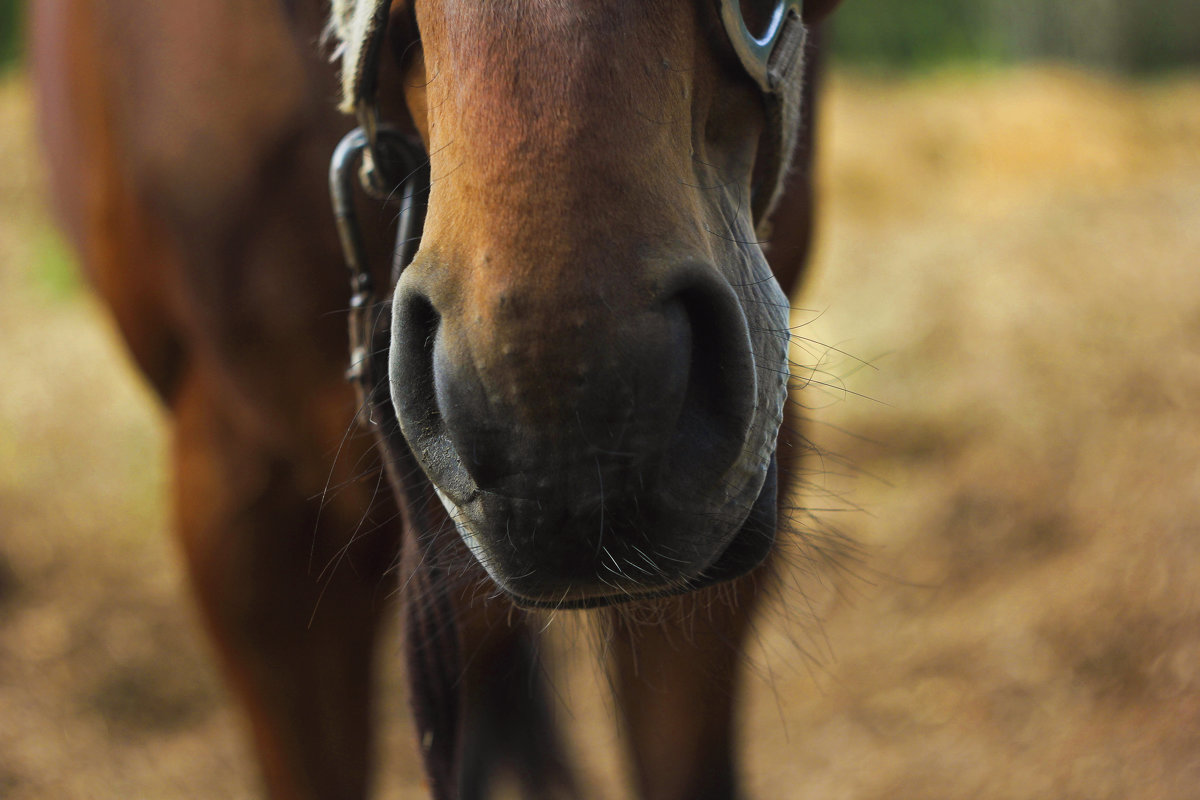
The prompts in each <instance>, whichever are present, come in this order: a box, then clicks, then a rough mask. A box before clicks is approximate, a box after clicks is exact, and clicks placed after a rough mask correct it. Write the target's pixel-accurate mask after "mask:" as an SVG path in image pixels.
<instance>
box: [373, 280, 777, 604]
mask: <svg viewBox="0 0 1200 800" xmlns="http://www.w3.org/2000/svg"><path fill="white" fill-rule="evenodd" d="M460 273H461V270H452V269H447V268H446V267H445V265H444V264H440V263H438V262H437V261H436V260H432V259H430V260H425V259H419V260H418V262H417V263H416V264H414V265H413V266H412V267H410V268H409V270H407V271H406V273H405V274H404V276H403V278H402V280H401V282H400V285H399V286H398V287H397V293H396V302H395V315H394V319H393V346H392V353H391V375H392V389H393V398H394V402H395V405H396V409H397V414H398V417H399V419H400V423H401V427H402V429H403V431H404V433H405V435H406V437H407V438H408V440H409V442H410V443H411V445H412V446H413V448H414V451H415V453H416V455H417V457H418V460H419V461H420V462H421V464H422V466H423V467H424V468H425V469H426V471H427V473H428V474H429V476H430V478H431V479H432V481H433V483H434V485H435V486H436V487H437V489H438V492H439V494H440V496H441V498H442V501H443V503H444V504H445V505H446V506H447V509H448V510H449V511H450V513H451V515H452V517H453V518H454V520H455V523H456V525H457V526H458V530H459V532H460V534H461V535H462V537H463V539H464V540H465V541H466V543H467V545H468V546H469V548H470V550H471V551H472V553H474V555H475V556H476V557H477V558H478V559H479V561H480V562H481V563H482V564H483V565H484V567H485V568H487V570H488V572H489V573H490V574H491V576H492V578H493V579H494V580H495V581H496V582H497V583H498V584H499V585H500V586H501V587H502V588H503V589H505V590H506V591H508V592H509V593H510V594H511V595H513V596H514V598H515V599H517V601H518V602H521V603H523V604H525V605H546V604H553V605H556V606H570V605H595V604H598V603H603V602H612V601H617V600H625V599H630V598H634V597H644V596H652V595H661V594H669V593H674V592H680V591H687V590H690V589H694V588H698V587H699V586H701V585H705V584H707V583H711V582H714V581H716V580H723V579H727V578H729V577H733V576H734V575H736V574H740V573H742V572H744V571H746V570H748V569H749V568H751V567H753V566H754V565H756V564H757V563H758V562H759V561H760V560H761V558H762V557H763V556H764V555H765V553H766V552H767V550H768V549H769V547H770V544H771V541H772V534H773V530H774V524H773V523H774V499H775V485H774V483H775V480H774V472H773V469H771V466H772V464H773V461H768V462H767V463H766V464H762V465H760V466H758V467H756V471H757V472H758V473H759V474H758V475H757V484H756V485H753V486H751V487H749V488H750V490H751V491H753V492H755V493H756V496H755V497H754V498H753V500H754V501H753V502H751V503H749V504H745V505H742V506H738V505H732V506H731V505H728V504H723V506H724V507H722V508H715V509H714V508H713V506H714V503H713V501H714V499H722V498H724V496H725V495H726V494H728V492H729V488H730V487H731V486H737V485H738V484H739V483H745V477H744V476H740V475H738V474H737V473H738V472H739V471H741V472H744V471H745V464H744V463H743V462H744V461H745V459H744V450H745V445H746V442H747V439H748V437H750V436H751V434H752V430H753V429H754V427H755V416H756V410H757V409H756V405H757V398H758V394H759V389H758V370H757V368H756V359H755V353H754V343H753V341H752V339H751V336H750V326H749V323H748V321H747V319H746V316H745V314H744V313H743V311H742V307H741V303H740V302H739V298H738V297H737V295H736V294H735V292H734V291H733V289H732V288H731V287H730V285H729V283H728V282H727V281H726V280H725V279H724V278H723V277H722V276H721V275H720V274H719V273H718V272H717V270H716V268H715V267H713V266H711V265H706V264H703V263H686V264H681V265H680V264H676V265H672V266H670V267H669V268H664V269H658V270H654V269H650V268H641V269H633V270H630V273H631V274H636V275H640V276H642V280H640V281H635V283H637V284H639V285H636V286H634V287H633V290H632V291H619V292H612V291H608V292H607V296H606V292H605V290H604V288H603V287H591V288H592V289H593V290H594V292H595V296H591V297H586V296H585V297H574V298H570V297H564V296H563V293H561V292H548V291H547V287H546V286H545V285H536V284H537V283H538V282H536V281H535V282H534V284H535V285H532V286H528V287H526V286H521V285H512V284H509V285H508V286H507V287H506V288H504V289H503V290H495V291H494V292H493V293H491V294H490V295H489V296H488V299H487V301H486V305H487V307H488V308H487V311H486V313H479V312H480V308H479V303H478V301H476V302H475V303H473V304H466V303H463V302H461V297H460V296H459V294H460V293H458V292H456V286H455V281H454V280H453V278H452V277H451V276H453V275H455V274H460ZM485 294H486V292H485ZM751 477H752V478H753V477H754V476H751ZM745 490H746V487H743V492H745ZM738 539H745V541H740V542H739V543H738V544H737V546H736V547H731V545H732V544H733V543H734V542H735V540H738ZM723 556H724V557H725V558H724V559H723V558H722V557H723Z"/></svg>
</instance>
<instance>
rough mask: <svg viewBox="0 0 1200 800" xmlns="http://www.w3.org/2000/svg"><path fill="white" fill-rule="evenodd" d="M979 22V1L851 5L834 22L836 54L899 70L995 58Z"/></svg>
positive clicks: (874, 0)
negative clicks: (986, 57) (988, 57)
mask: <svg viewBox="0 0 1200 800" xmlns="http://www.w3.org/2000/svg"><path fill="white" fill-rule="evenodd" d="M982 16H983V14H982V12H981V11H980V4H979V2H978V1H977V0H975V1H974V2H973V1H972V0H905V2H902V3H897V2H896V0H849V2H846V3H845V4H844V5H843V6H842V7H841V9H840V10H839V11H838V13H837V15H836V17H835V22H834V25H833V28H834V53H835V54H836V56H837V57H838V58H840V59H842V60H845V61H852V62H856V63H860V64H865V65H869V66H879V67H899V68H914V67H916V68H923V67H930V66H934V65H937V64H941V63H944V62H946V61H963V60H973V59H977V58H981V57H984V56H985V55H989V54H990V55H992V56H993V57H994V55H995V53H994V51H995V46H994V43H991V42H988V41H987V36H986V26H985V25H984V24H983V20H982V19H981V17H982Z"/></svg>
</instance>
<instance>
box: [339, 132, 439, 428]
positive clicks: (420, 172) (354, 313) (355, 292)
mask: <svg viewBox="0 0 1200 800" xmlns="http://www.w3.org/2000/svg"><path fill="white" fill-rule="evenodd" d="M372 133H373V135H372ZM381 154H383V155H381ZM381 162H383V163H381ZM427 163H428V159H427V158H426V157H425V150H424V148H423V147H421V145H419V144H416V143H414V142H412V141H411V140H410V138H409V137H408V136H406V135H405V134H403V133H401V132H399V131H397V130H395V129H393V128H389V127H386V126H377V127H375V129H374V131H373V132H368V131H367V130H365V129H363V128H361V127H359V128H355V129H354V130H352V131H350V132H349V133H347V134H346V135H345V136H344V137H342V140H341V141H340V142H339V143H338V146H337V147H336V148H335V149H334V151H333V158H332V159H330V162H329V193H330V196H331V198H332V201H333V216H334V221H335V222H336V223H337V230H338V239H339V240H340V241H341V245H342V255H343V257H344V258H345V260H346V268H347V270H349V272H350V319H349V324H350V366H349V368H348V369H347V370H346V379H347V380H349V381H350V382H351V383H353V384H354V385H355V387H356V389H357V390H358V392H359V395H360V398H361V399H364V402H365V399H366V398H369V397H370V395H371V392H372V391H374V388H375V386H374V383H375V381H376V379H377V375H375V374H374V373H375V372H376V368H375V364H374V359H375V355H376V353H375V351H376V350H377V349H378V345H377V343H376V342H375V341H374V339H375V334H376V331H375V328H376V322H377V320H375V319H373V318H372V316H371V312H372V310H373V309H374V308H375V306H376V305H377V304H378V301H377V297H376V294H375V282H374V279H373V278H372V276H371V269H370V265H369V264H368V260H367V248H366V244H365V242H364V241H363V236H362V229H361V228H360V227H359V224H358V213H357V211H356V210H355V207H354V185H355V182H356V181H357V182H358V184H359V185H360V186H361V187H362V188H363V190H364V191H365V192H366V193H367V194H369V195H371V196H372V197H375V198H377V199H381V200H383V201H385V202H398V203H399V205H400V214H399V221H398V223H397V227H396V244H395V247H394V249H393V251H392V270H391V283H390V285H389V287H388V292H389V293H390V292H391V289H392V287H393V286H395V283H396V281H397V280H399V278H400V272H401V271H402V270H403V269H404V268H405V267H406V266H408V264H409V262H410V261H412V258H413V255H414V254H415V252H416V249H417V246H418V244H419V243H420V235H419V233H418V232H417V230H418V229H417V223H418V220H417V213H416V201H415V194H416V193H417V192H419V191H421V190H422V181H424V182H425V183H426V184H427V183H428V178H427V174H428V173H427V170H426V169H425V167H426V166H427ZM356 167H358V169H356ZM401 170H404V173H403V174H401V172H400V171H401ZM397 186H402V188H401V189H400V192H399V193H398V194H397V193H396V192H395V191H394V189H395V188H396V187H397ZM368 407H369V404H368Z"/></svg>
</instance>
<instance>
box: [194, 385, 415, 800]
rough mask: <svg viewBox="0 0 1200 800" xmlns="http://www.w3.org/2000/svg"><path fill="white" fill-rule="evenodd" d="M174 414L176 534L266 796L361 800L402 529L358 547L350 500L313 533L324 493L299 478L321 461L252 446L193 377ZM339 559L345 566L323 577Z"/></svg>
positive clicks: (360, 505)
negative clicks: (381, 641)
mask: <svg viewBox="0 0 1200 800" xmlns="http://www.w3.org/2000/svg"><path fill="white" fill-rule="evenodd" d="M173 410H174V416H175V431H174V433H175V439H174V459H175V467H176V470H175V476H176V485H175V493H176V504H177V513H178V517H179V519H178V529H179V531H180V533H181V536H182V540H183V548H184V551H185V553H186V556H187V560H188V567H189V570H190V576H191V580H192V584H193V588H194V590H195V593H196V595H197V596H198V598H199V601H200V606H201V608H202V610H203V614H204V618H205V621H206V623H207V626H208V628H209V630H210V633H211V635H212V639H213V641H214V642H215V643H216V648H217V651H218V654H219V656H220V659H221V662H222V665H223V667H224V670H225V672H226V676H227V678H228V681H229V684H230V685H231V687H232V689H233V691H234V693H235V695H236V696H237V697H238V699H239V700H240V701H241V703H242V705H243V706H244V708H245V709H246V711H247V712H248V714H249V718H250V723H251V730H252V734H253V739H254V743H255V745H256V747H257V753H258V757H259V760H260V762H261V767H262V769H263V772H264V777H265V781H266V786H267V793H268V795H269V796H270V797H272V798H275V799H276V800H282V799H283V798H288V800H292V799H293V798H295V799H297V800H299V799H301V798H304V799H308V798H339V799H340V798H349V799H352V798H361V797H364V796H365V794H366V791H367V786H368V772H369V766H370V764H369V761H370V754H371V752H372V742H371V726H370V718H369V702H370V694H371V689H372V678H373V670H372V651H373V649H374V645H375V640H376V633H377V629H378V627H379V622H380V620H381V615H382V614H383V613H384V611H385V610H386V604H385V603H384V602H382V601H383V599H384V598H385V597H386V596H387V595H388V590H387V588H386V587H385V586H384V585H383V583H384V574H385V571H386V569H387V568H388V566H390V565H391V564H392V563H393V561H394V558H395V552H396V551H395V548H396V547H397V546H398V537H397V536H396V534H395V532H394V528H395V527H396V526H394V525H393V526H385V527H383V528H380V529H378V530H375V531H373V532H372V533H371V534H370V535H369V536H365V535H364V536H362V537H361V539H360V540H359V541H354V540H355V534H354V531H355V526H356V523H357V522H358V521H359V520H360V519H361V516H360V515H361V514H363V513H365V509H367V508H368V507H369V505H370V499H369V498H364V497H361V496H360V493H357V492H353V491H351V492H346V493H345V494H344V495H342V497H341V498H339V500H341V499H345V500H346V502H345V503H341V504H339V503H338V502H336V501H334V502H331V503H330V504H329V505H328V506H327V507H326V508H325V509H324V511H323V513H322V514H321V515H320V519H319V521H318V513H317V512H318V509H317V503H316V502H315V501H312V500H310V499H309V498H312V497H313V496H314V495H317V494H319V493H320V492H321V490H322V488H323V486H322V485H321V484H322V483H323V482H324V479H323V477H322V478H320V479H317V480H316V481H311V479H306V478H303V477H301V476H302V474H304V466H305V464H310V465H311V464H313V463H314V462H313V460H312V459H310V460H309V461H307V462H305V461H304V460H303V459H304V455H303V453H297V452H286V453H284V452H278V449H277V448H270V447H268V446H266V445H263V444H256V443H255V442H254V440H253V439H251V438H248V437H247V436H246V432H245V431H242V430H239V429H238V425H237V424H236V423H235V416H234V415H233V414H232V413H230V412H229V411H228V409H227V408H225V407H224V406H223V405H222V404H221V403H219V402H218V401H216V400H215V399H214V394H213V392H212V391H211V389H210V384H208V383H206V381H205V380H204V376H202V375H199V374H197V373H196V372H195V371H194V370H193V371H192V372H191V373H189V374H188V375H187V376H186V378H185V379H184V381H183V382H182V384H181V388H180V392H179V394H178V395H177V397H176V402H175V403H174V408H173ZM297 438H301V437H299V436H298V437H297ZM298 449H302V447H301V448H298ZM314 449H316V448H314ZM319 460H320V456H318V457H317V459H316V461H317V462H318V463H319ZM320 472H323V470H320V469H317V468H316V466H315V465H314V466H313V467H312V468H311V473H314V474H315V473H320ZM314 482H315V483H316V484H317V485H313V483H314ZM351 495H352V496H351ZM380 513H381V514H382V513H387V512H386V511H383V510H381V512H380ZM352 542H353V544H354V547H353V548H350V544H351V543H352ZM343 548H345V550H346V552H345V553H344V555H345V561H346V563H341V564H340V567H339V568H332V567H331V568H330V571H329V572H327V573H326V574H325V575H323V576H322V575H321V573H322V571H323V569H324V568H326V567H327V566H328V565H330V564H331V563H332V562H333V561H334V560H335V559H337V558H338V557H339V556H340V555H343Z"/></svg>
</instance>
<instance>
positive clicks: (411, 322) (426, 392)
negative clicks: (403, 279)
mask: <svg viewBox="0 0 1200 800" xmlns="http://www.w3.org/2000/svg"><path fill="white" fill-rule="evenodd" d="M440 323H441V318H440V316H439V315H438V313H437V311H436V310H435V309H434V307H433V303H431V302H430V300H429V298H427V297H425V296H424V295H423V294H421V293H419V292H416V291H406V292H401V291H400V290H397V295H396V300H395V308H394V311H393V316H392V348H391V353H390V354H389V365H388V367H389V369H388V371H389V373H390V375H391V384H392V385H391V390H392V402H393V404H394V405H395V406H396V415H397V416H398V417H399V418H400V422H401V426H402V427H403V428H404V433H405V435H406V436H409V437H412V436H413V435H414V434H416V435H418V438H419V434H420V432H421V431H430V432H433V431H434V429H435V428H440V426H441V413H440V412H439V410H438V405H437V394H436V392H435V390H434V379H433V351H434V345H435V343H436V342H437V335H438V327H439V325H440ZM410 441H411V438H410Z"/></svg>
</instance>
